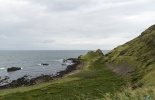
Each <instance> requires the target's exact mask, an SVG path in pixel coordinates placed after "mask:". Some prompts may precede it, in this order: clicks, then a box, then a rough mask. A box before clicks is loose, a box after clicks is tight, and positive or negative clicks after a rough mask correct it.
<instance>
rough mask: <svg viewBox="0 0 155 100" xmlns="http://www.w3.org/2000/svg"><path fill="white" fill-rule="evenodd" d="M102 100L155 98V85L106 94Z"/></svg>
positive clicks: (147, 99) (146, 99) (153, 99)
mask: <svg viewBox="0 0 155 100" xmlns="http://www.w3.org/2000/svg"><path fill="white" fill-rule="evenodd" d="M100 100H155V87H152V86H150V87H143V88H139V89H136V90H131V89H124V91H123V92H116V93H115V94H109V93H107V94H105V96H104V98H102V99H100Z"/></svg>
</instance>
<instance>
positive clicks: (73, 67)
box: [0, 58, 81, 90]
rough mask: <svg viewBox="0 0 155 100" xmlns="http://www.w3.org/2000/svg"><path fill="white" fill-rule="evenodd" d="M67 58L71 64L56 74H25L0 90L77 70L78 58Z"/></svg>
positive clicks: (38, 82)
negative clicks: (36, 75) (32, 75)
mask: <svg viewBox="0 0 155 100" xmlns="http://www.w3.org/2000/svg"><path fill="white" fill-rule="evenodd" d="M67 60H71V61H72V62H73V64H71V65H68V66H67V68H66V70H64V71H60V72H57V73H56V75H41V76H38V77H36V78H32V79H29V78H28V77H31V76H29V75H25V76H23V77H21V78H18V79H17V80H13V81H12V82H11V83H8V84H6V85H3V86H0V90H3V89H11V88H17V87H21V86H31V85H36V84H41V83H44V82H50V81H53V80H55V79H58V78H61V77H63V76H64V75H66V74H68V73H70V72H72V71H74V70H77V69H78V68H77V66H78V65H79V64H81V62H80V60H79V59H77V58H69V59H67Z"/></svg>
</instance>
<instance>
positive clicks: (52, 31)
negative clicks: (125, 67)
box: [0, 0, 155, 50]
mask: <svg viewBox="0 0 155 100" xmlns="http://www.w3.org/2000/svg"><path fill="white" fill-rule="evenodd" d="M152 24H155V0H0V50H92V49H93V50H94V49H98V48H100V49H104V50H105V49H106V50H107V49H113V48H115V47H116V46H118V45H121V44H123V43H125V42H127V41H129V40H131V39H133V38H135V37H136V36H138V35H140V33H141V32H142V31H144V30H145V29H146V28H148V27H149V26H150V25H152Z"/></svg>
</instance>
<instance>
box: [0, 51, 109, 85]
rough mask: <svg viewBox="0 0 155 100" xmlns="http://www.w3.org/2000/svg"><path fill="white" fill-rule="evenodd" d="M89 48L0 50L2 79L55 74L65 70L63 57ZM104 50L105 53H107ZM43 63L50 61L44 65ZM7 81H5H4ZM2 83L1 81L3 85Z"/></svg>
mask: <svg viewBox="0 0 155 100" xmlns="http://www.w3.org/2000/svg"><path fill="white" fill-rule="evenodd" d="M88 51H89V50H42V51H0V80H3V79H4V78H6V77H9V79H8V81H10V82H11V81H12V80H16V79H18V78H20V77H23V76H24V75H30V76H31V77H37V76H40V75H52V74H53V75H54V74H56V73H57V72H59V71H62V70H65V69H66V67H67V66H62V65H61V60H62V59H68V58H77V57H78V56H79V55H84V54H86V53H87V52H88ZM107 52H108V51H107V50H104V51H103V53H107ZM41 63H48V64H49V65H48V66H42V65H41ZM10 67H21V68H22V70H18V71H14V72H7V68H10ZM4 83H5V82H4ZM1 84H2V83H0V85H1Z"/></svg>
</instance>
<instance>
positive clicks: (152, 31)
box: [106, 25, 155, 86]
mask: <svg viewBox="0 0 155 100" xmlns="http://www.w3.org/2000/svg"><path fill="white" fill-rule="evenodd" d="M106 63H107V65H108V64H113V65H114V66H115V67H120V65H123V67H129V68H130V67H136V70H135V72H133V73H132V75H131V81H132V83H133V84H137V85H139V86H142V85H145V86H149V85H155V78H154V77H152V76H154V75H155V25H153V26H151V27H149V28H148V29H147V30H145V31H144V32H143V33H142V34H141V35H140V36H139V37H137V38H135V39H133V40H132V41H129V42H127V43H126V44H124V45H121V46H118V47H117V48H115V49H114V50H112V51H111V52H109V53H108V54H107V55H106Z"/></svg>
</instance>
